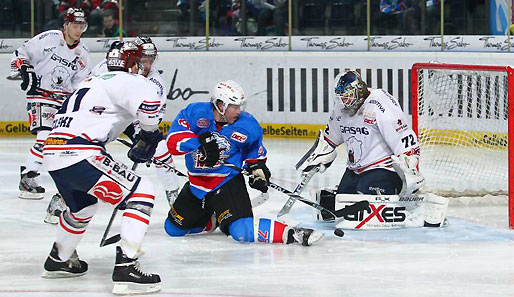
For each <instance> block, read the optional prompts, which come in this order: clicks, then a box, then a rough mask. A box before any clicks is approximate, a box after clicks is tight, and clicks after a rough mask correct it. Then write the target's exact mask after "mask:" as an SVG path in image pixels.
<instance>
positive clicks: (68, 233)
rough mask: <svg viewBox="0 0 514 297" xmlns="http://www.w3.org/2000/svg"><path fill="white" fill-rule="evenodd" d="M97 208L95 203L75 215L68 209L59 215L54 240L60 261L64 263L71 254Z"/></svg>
mask: <svg viewBox="0 0 514 297" xmlns="http://www.w3.org/2000/svg"><path fill="white" fill-rule="evenodd" d="M97 206H98V203H95V204H93V205H90V206H87V207H85V208H83V209H81V210H80V211H78V212H75V213H72V212H71V211H70V210H69V208H68V209H66V210H64V212H62V213H61V216H60V217H59V225H58V226H57V237H56V240H55V242H56V243H57V245H58V249H59V258H60V259H61V260H63V261H66V260H68V259H69V258H70V256H71V255H72V254H73V252H74V251H75V248H76V247H77V245H78V244H79V242H80V240H81V239H82V236H83V235H84V232H86V228H87V225H88V224H89V221H91V218H92V217H93V215H94V214H95V212H96V208H97Z"/></svg>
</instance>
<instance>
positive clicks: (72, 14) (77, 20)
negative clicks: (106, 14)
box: [64, 7, 87, 33]
mask: <svg viewBox="0 0 514 297" xmlns="http://www.w3.org/2000/svg"><path fill="white" fill-rule="evenodd" d="M69 24H80V25H82V33H84V32H86V30H87V21H86V14H85V13H84V11H83V10H82V9H80V8H72V7H70V8H68V10H67V11H66V15H65V16H64V25H65V26H66V25H69Z"/></svg>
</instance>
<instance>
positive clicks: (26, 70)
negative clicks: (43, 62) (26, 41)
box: [20, 65, 38, 94]
mask: <svg viewBox="0 0 514 297" xmlns="http://www.w3.org/2000/svg"><path fill="white" fill-rule="evenodd" d="M20 74H21V79H22V80H23V81H22V82H21V85H20V87H21V90H22V91H27V93H29V94H37V92H36V87H37V85H38V79H37V75H36V72H34V67H33V66H32V65H21V67H20Z"/></svg>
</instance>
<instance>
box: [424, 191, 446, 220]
mask: <svg viewBox="0 0 514 297" xmlns="http://www.w3.org/2000/svg"><path fill="white" fill-rule="evenodd" d="M424 195H425V201H426V204H425V224H424V227H443V226H444V221H445V218H446V210H447V209H448V202H449V200H448V198H445V197H441V196H437V195H435V194H432V193H426V194H424Z"/></svg>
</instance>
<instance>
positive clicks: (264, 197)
mask: <svg viewBox="0 0 514 297" xmlns="http://www.w3.org/2000/svg"><path fill="white" fill-rule="evenodd" d="M116 140H117V141H118V142H120V143H122V144H124V145H126V146H128V147H130V146H132V145H131V144H130V142H128V141H126V140H125V139H121V138H117V139H116ZM151 162H152V163H154V164H155V165H159V166H162V167H164V168H166V169H167V170H170V171H172V172H174V173H175V174H176V175H178V176H181V177H185V178H189V177H188V176H187V175H186V174H184V173H182V172H180V171H179V170H178V169H176V168H175V167H172V166H170V165H169V164H166V163H164V162H162V161H161V160H158V159H155V158H153V157H152V159H151ZM147 164H148V163H147ZM268 199H269V194H268V193H260V194H259V195H257V196H256V197H253V198H251V199H250V202H251V204H252V208H253V207H257V206H259V205H262V204H264V203H265V202H266V201H268Z"/></svg>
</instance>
